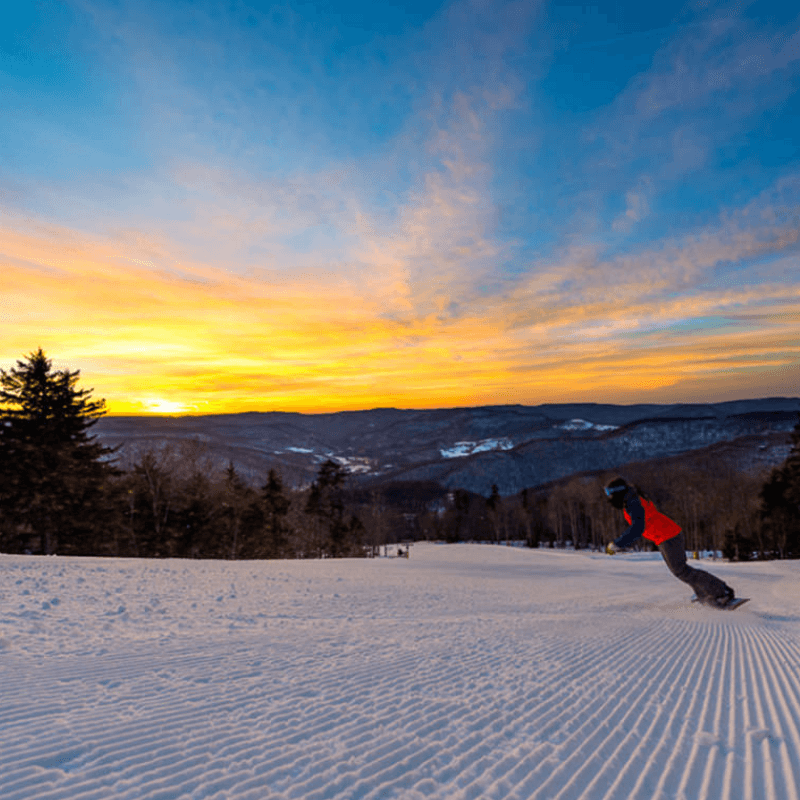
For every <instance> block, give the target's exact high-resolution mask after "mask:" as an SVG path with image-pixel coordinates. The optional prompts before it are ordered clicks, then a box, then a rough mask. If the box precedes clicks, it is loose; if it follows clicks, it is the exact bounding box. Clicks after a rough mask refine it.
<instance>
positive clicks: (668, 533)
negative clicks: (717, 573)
mask: <svg viewBox="0 0 800 800" xmlns="http://www.w3.org/2000/svg"><path fill="white" fill-rule="evenodd" d="M605 491H606V496H607V497H608V500H609V502H610V503H611V505H612V506H614V508H618V509H620V510H621V511H622V512H623V514H624V515H625V521H626V522H627V523H628V526H629V527H628V529H627V530H626V531H625V532H624V533H623V534H622V536H619V537H617V538H616V539H615V540H614V542H613V544H609V545H608V547H607V548H606V552H607V553H608V554H609V555H613V554H614V553H616V552H617V550H618V549H619V548H622V547H627V546H628V545H630V544H632V543H633V542H634V541H635V540H636V539H638V538H639V537H640V536H643V537H644V538H645V539H649V540H650V541H651V542H653V543H654V544H656V545H657V546H658V549H659V550H660V551H661V555H662V557H663V558H664V561H665V562H666V565H667V567H669V570H670V572H671V573H672V574H673V575H674V576H675V577H676V578H678V580H681V581H683V582H684V583H688V584H689V586H691V587H692V589H694V593H695V595H697V599H698V600H699V601H700V602H701V603H705V604H706V605H710V606H716V607H717V608H725V606H727V605H728V604H729V603H731V602H732V601H733V600H734V599H735V593H734V591H733V589H731V587H730V586H728V584H726V583H725V582H724V581H721V580H720V579H719V578H715V577H714V576H713V575H711V574H710V573H708V572H704V571H703V570H702V569H695V568H694V567H690V566H689V565H688V564H687V563H686V545H685V542H684V536H683V531H682V529H681V526H680V525H678V523H677V522H675V521H674V520H672V519H670V518H669V517H668V516H666V515H665V514H662V513H661V512H660V511H659V510H658V509H657V508H656V507H655V504H654V503H653V502H652V501H651V500H650V499H649V498H648V497H647V495H645V494H644V492H642V491H640V490H637V489H636V488H634V487H633V486H631V485H630V484H629V483H628V482H627V481H626V480H625V479H624V478H615V479H614V480H613V481H611V482H610V483H609V484H608V485H607V486H606V487H605Z"/></svg>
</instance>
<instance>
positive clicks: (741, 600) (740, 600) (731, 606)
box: [692, 594, 750, 611]
mask: <svg viewBox="0 0 800 800" xmlns="http://www.w3.org/2000/svg"><path fill="white" fill-rule="evenodd" d="M692 602H693V603H701V602H702V601H701V600H700V598H699V597H698V596H697V595H696V594H694V595H692ZM749 602H750V598H749V597H734V598H733V600H731V601H730V603H727V604H726V605H724V606H718V605H716V603H703V605H704V606H708V607H709V608H718V609H719V610H720V611H736V609H737V608H739V607H740V606H743V605H744V604H745V603H749Z"/></svg>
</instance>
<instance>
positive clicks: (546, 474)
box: [94, 397, 800, 495]
mask: <svg viewBox="0 0 800 800" xmlns="http://www.w3.org/2000/svg"><path fill="white" fill-rule="evenodd" d="M798 415H800V398H782V397H775V398H764V399H757V400H735V401H729V402H724V403H703V404H674V405H656V404H638V405H630V406H622V405H611V404H595V403H570V404H560V405H559V404H547V405H539V406H520V405H510V406H480V407H476V408H452V409H432V410H411V409H409V410H403V409H392V408H382V409H373V410H369V411H344V412H337V413H329V414H299V413H294V412H245V413H241V414H214V415H206V416H182V417H158V416H125V417H122V416H120V417H104V418H102V419H101V420H100V421H99V422H98V423H97V425H96V427H95V428H94V432H95V433H96V434H97V436H98V438H99V439H100V440H101V441H102V442H103V443H105V444H108V445H115V446H116V445H119V446H121V453H120V457H121V458H123V459H124V458H125V454H126V451H127V452H128V453H130V454H132V453H133V451H135V450H137V449H142V448H147V447H152V446H159V445H161V444H163V443H165V442H169V441H176V440H186V439H197V440H199V441H201V442H204V443H205V444H206V445H207V447H208V448H209V450H210V451H211V453H212V454H213V456H214V457H215V458H216V459H217V460H218V461H219V462H220V463H225V464H227V462H228V461H232V462H233V463H234V464H235V465H236V466H237V469H239V470H240V471H241V472H242V473H244V474H246V475H249V476H251V477H253V478H254V479H261V478H263V476H264V475H265V474H266V472H267V470H269V469H270V468H272V467H274V468H277V469H279V470H280V471H281V472H282V474H283V475H284V478H285V479H286V480H287V481H288V482H290V483H293V484H295V485H300V484H304V483H307V482H308V481H310V480H312V479H313V477H314V475H315V474H316V471H317V469H318V465H319V464H320V463H321V462H322V461H324V460H326V459H328V458H330V459H333V460H334V461H337V462H339V463H341V464H342V465H344V466H346V467H347V468H348V469H349V470H350V471H351V473H352V474H353V480H356V481H359V482H364V483H383V482H385V481H397V480H403V481H408V480H432V481H436V482H437V483H439V484H440V485H442V486H443V487H447V488H463V489H468V490H470V491H474V492H478V493H480V494H484V495H488V494H489V493H490V491H491V487H492V485H497V487H498V489H499V491H500V493H501V494H504V495H508V494H514V493H516V492H519V491H521V490H522V489H524V488H528V487H532V486H537V485H541V484H544V483H548V482H550V481H552V480H557V479H558V478H562V477H565V476H567V475H571V474H573V473H576V472H584V471H592V470H602V469H613V468H615V467H617V466H620V465H622V464H625V463H628V462H630V461H634V460H645V459H649V458H658V457H664V456H671V455H675V454H678V453H682V452H687V451H691V450H696V449H699V448H703V447H708V446H710V445H714V444H716V443H718V442H726V441H733V440H735V439H738V438H740V437H749V438H748V439H747V441H748V442H750V445H748V446H750V447H752V448H756V449H758V450H759V459H760V461H761V462H769V460H770V458H772V460H774V461H775V463H779V462H780V460H782V458H784V457H785V455H783V453H784V450H786V448H785V447H783V439H782V438H781V437H780V436H778V437H776V436H775V434H778V433H786V432H788V431H790V430H791V429H792V428H793V427H794V425H795V424H796V423H797V422H798V419H799V417H798ZM759 437H761V438H759ZM782 448H783V449H782Z"/></svg>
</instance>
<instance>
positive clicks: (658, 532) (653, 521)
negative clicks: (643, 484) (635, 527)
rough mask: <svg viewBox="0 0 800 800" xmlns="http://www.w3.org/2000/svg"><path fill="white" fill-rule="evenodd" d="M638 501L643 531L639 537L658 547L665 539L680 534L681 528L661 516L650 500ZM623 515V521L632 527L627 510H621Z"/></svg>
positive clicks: (641, 499)
mask: <svg viewBox="0 0 800 800" xmlns="http://www.w3.org/2000/svg"><path fill="white" fill-rule="evenodd" d="M638 499H639V502H640V503H641V504H642V507H643V508H644V530H643V531H642V532H641V534H639V535H641V536H644V538H645V539H649V540H650V541H651V542H654V543H655V544H657V545H659V544H661V543H662V542H666V541H667V539H672V537H673V536H677V535H678V534H679V533H680V532H681V530H682V529H681V526H680V525H678V523H677V522H675V521H674V520H671V519H670V518H669V517H668V516H667V515H666V514H662V513H661V512H660V511H659V510H658V509H657V508H656V507H655V504H654V503H652V502H651V501H650V500H645V499H644V498H643V497H639V498H638ZM623 513H624V514H625V520H626V521H627V523H628V525H632V524H633V520H632V519H631V515H630V514H629V513H628V509H627V508H625V509H623ZM621 538H622V537H620V539H621Z"/></svg>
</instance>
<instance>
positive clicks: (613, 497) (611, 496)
mask: <svg viewBox="0 0 800 800" xmlns="http://www.w3.org/2000/svg"><path fill="white" fill-rule="evenodd" d="M630 488H631V487H630V484H629V483H628V482H627V481H626V480H625V479H624V478H614V480H613V481H611V482H610V483H607V484H606V497H607V498H608V501H609V503H611V505H612V506H614V508H622V507H623V506H624V505H625V495H626V494H627V492H628V489H630Z"/></svg>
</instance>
